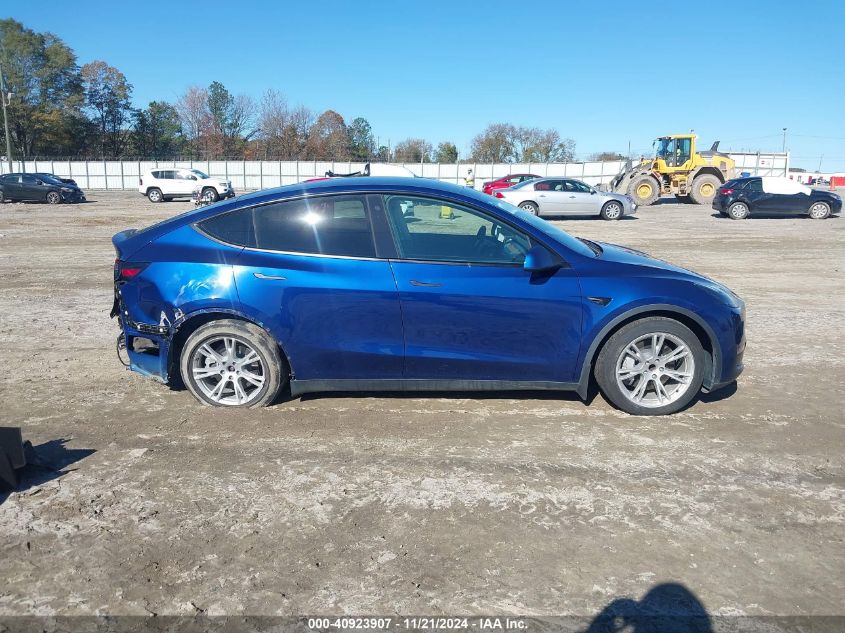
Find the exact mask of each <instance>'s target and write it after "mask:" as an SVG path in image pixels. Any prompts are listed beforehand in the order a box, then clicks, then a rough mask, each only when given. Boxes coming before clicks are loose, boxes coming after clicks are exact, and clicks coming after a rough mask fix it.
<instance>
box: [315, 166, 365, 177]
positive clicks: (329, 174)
mask: <svg viewBox="0 0 845 633" xmlns="http://www.w3.org/2000/svg"><path fill="white" fill-rule="evenodd" d="M369 175H370V163H367V164H366V165H364V169H362V170H361V171H353V172H352V173H351V174H338V173H336V172H333V171H331V170H329V171H327V172H326V178H351V177H353V176H369Z"/></svg>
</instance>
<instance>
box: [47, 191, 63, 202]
mask: <svg viewBox="0 0 845 633" xmlns="http://www.w3.org/2000/svg"><path fill="white" fill-rule="evenodd" d="M61 201H62V194H60V193H59V192H58V191H48V192H47V204H60V203H61Z"/></svg>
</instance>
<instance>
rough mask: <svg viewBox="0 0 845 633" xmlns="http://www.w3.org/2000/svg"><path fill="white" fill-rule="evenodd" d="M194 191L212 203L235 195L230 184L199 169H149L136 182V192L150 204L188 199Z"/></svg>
mask: <svg viewBox="0 0 845 633" xmlns="http://www.w3.org/2000/svg"><path fill="white" fill-rule="evenodd" d="M195 189H198V190H199V191H200V192H202V195H203V197H204V198H205V199H206V200H210V201H212V202H216V201H217V200H219V199H220V198H231V197H232V196H234V195H235V190H234V189H232V183H231V182H229V181H228V180H217V179H216V178H211V177H209V176H208V174H204V173H203V172H201V171H200V170H199V169H176V168H170V169H158V168H156V169H150V170H148V171H147V173H145V174H144V175H143V176H142V177H141V179H140V180H139V181H138V191H139V192H141V193H142V194H143V195H145V196H147V197H148V198H149V199H150V202H162V201H163V200H172V199H173V198H190V197H191V195H192V194H193V193H194V190H195Z"/></svg>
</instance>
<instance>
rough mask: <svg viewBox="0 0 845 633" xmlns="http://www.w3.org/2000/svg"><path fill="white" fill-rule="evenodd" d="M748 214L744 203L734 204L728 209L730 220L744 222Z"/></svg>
mask: <svg viewBox="0 0 845 633" xmlns="http://www.w3.org/2000/svg"><path fill="white" fill-rule="evenodd" d="M749 213H750V211H749V209H748V205H747V204H745V203H744V202H734V203H733V204H732V205H731V206H730V207H728V217H729V218H730V219H731V220H744V219H745V218H747V217H748V214H749Z"/></svg>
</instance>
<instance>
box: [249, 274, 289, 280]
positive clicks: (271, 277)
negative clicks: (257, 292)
mask: <svg viewBox="0 0 845 633" xmlns="http://www.w3.org/2000/svg"><path fill="white" fill-rule="evenodd" d="M252 275H253V276H254V277H255V278H256V279H276V280H279V281H285V280H286V279H287V277H282V276H281V275H265V274H264V273H252Z"/></svg>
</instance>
